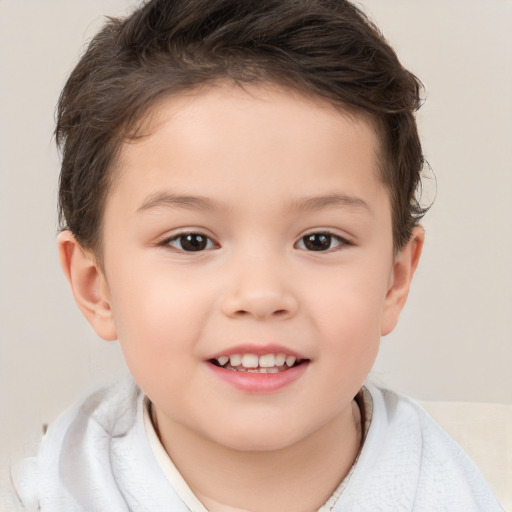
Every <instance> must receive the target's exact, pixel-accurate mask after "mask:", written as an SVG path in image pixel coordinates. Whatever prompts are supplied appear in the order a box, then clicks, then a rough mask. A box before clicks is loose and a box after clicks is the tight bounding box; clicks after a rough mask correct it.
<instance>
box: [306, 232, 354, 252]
mask: <svg viewBox="0 0 512 512" xmlns="http://www.w3.org/2000/svg"><path fill="white" fill-rule="evenodd" d="M347 244H348V242H347V241H346V240H344V239H343V238H341V237H339V236H336V235H332V234H330V233H310V234H309V235H306V236H303V237H302V238H301V239H300V240H299V242H298V244H297V247H298V248H299V249H305V250H307V251H317V252H319V251H330V250H332V249H336V248H337V247H339V246H340V245H347Z"/></svg>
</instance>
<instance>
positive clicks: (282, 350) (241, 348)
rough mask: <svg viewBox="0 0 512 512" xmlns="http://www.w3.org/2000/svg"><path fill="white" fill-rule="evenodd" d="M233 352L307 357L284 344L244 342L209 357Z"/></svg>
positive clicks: (216, 357)
mask: <svg viewBox="0 0 512 512" xmlns="http://www.w3.org/2000/svg"><path fill="white" fill-rule="evenodd" d="M233 354H254V355H257V356H263V355H265V354H285V355H286V356H294V357H296V358H297V359H298V360H301V359H307V358H306V357H305V356H304V355H303V354H300V353H299V352H297V351H295V350H291V349H290V348H288V347H285V346H283V345H277V344H274V343H271V344H266V345H259V344H243V345H235V346H232V347H229V348H226V349H224V350H221V351H219V352H216V353H215V354H212V355H211V356H210V357H208V358H207V359H208V360H210V359H218V358H219V357H221V356H231V355H233Z"/></svg>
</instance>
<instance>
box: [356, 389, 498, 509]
mask: <svg viewBox="0 0 512 512" xmlns="http://www.w3.org/2000/svg"><path fill="white" fill-rule="evenodd" d="M365 389H366V394H367V396H368V397H369V399H370V401H371V407H372V416H371V423H370V427H369V429H368V433H367V436H366V439H365V441H364V444H363V447H362V449H361V453H360V456H359V459H358V462H357V464H356V467H355V470H354V474H353V477H352V478H351V480H350V483H349V487H350V491H349V492H348V493H347V495H351V494H352V496H353V498H354V499H355V500H356V501H357V503H358V504H359V506H360V508H359V509H358V510H372V507H375V506H376V504H377V503H380V505H379V506H380V507H381V508H379V510H386V511H387V510H389V511H393V512H395V511H397V510H407V511H411V510H414V511H418V512H420V511H425V512H427V511H430V510H450V511H461V512H462V511H464V512H470V511H475V512H476V511H481V512H483V511H485V512H499V511H501V510H502V508H501V507H500V506H499V505H498V503H497V501H496V499H495V498H494V496H493V494H492V491H491V490H490V488H489V486H488V485H487V483H486V482H485V480H484V478H483V477H482V475H481V474H480V471H479V470H478V469H477V467H476V466H475V464H474V463H473V462H472V461H471V460H470V459H469V457H468V456H467V455H466V454H465V453H464V451H463V450H462V449H461V448H460V447H459V446H458V445H457V443H455V441H453V440H452V439H451V438H450V437H449V436H448V434H446V433H445V432H444V430H443V429H442V428H441V427H440V426H439V425H438V424H437V423H436V422H435V421H434V420H433V419H432V418H431V417H430V416H429V415H428V414H427V412H426V411H425V410H424V409H423V408H422V407H421V406H420V405H419V403H418V402H416V401H415V400H413V399H412V398H410V397H408V396H405V395H403V394H401V393H397V392H395V391H392V390H389V389H384V388H380V387H376V386H372V385H368V386H367V387H366V388H365ZM367 400H368V398H367ZM347 490H348V489H347ZM377 490H378V491H377ZM376 491H377V492H376ZM377 497H378V501H372V500H375V499H377ZM346 499H348V498H346ZM361 499H362V500H363V501H365V500H366V501H367V508H361V503H362V502H361ZM354 503H355V502H354ZM383 503H386V504H387V505H383ZM383 506H384V507H385V506H388V508H382V507H383Z"/></svg>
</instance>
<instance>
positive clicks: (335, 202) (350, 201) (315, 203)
mask: <svg viewBox="0 0 512 512" xmlns="http://www.w3.org/2000/svg"><path fill="white" fill-rule="evenodd" d="M337 206H343V207H346V206H349V207H351V208H356V209H362V210H367V211H368V212H369V213H373V210H372V209H371V208H370V206H369V205H368V203H367V202H366V201H364V200H363V199H361V198H359V197H354V196H349V195H346V194H329V195H327V196H311V197H306V198H303V199H299V200H296V201H294V202H293V207H294V208H295V209H297V210H323V209H326V208H330V207H337Z"/></svg>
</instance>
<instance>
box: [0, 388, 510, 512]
mask: <svg viewBox="0 0 512 512" xmlns="http://www.w3.org/2000/svg"><path fill="white" fill-rule="evenodd" d="M368 390H369V392H370V394H371V398H372V402H373V417H372V421H371V424H370V427H369V430H368V434H367V437H366V440H365V443H364V445H363V448H362V450H361V453H360V455H359V459H358V461H357V463H356V465H355V466H354V468H353V472H352V474H351V476H350V479H349V481H348V482H347V485H346V487H345V489H344V491H343V493H342V494H341V496H340V498H339V499H338V501H337V502H336V504H335V505H334V508H333V511H334V512H348V511H350V512H400V511H414V512H432V511H436V512H439V511H450V512H458V511H460V512H472V511H474V512H477V511H479V512H500V511H502V510H503V509H502V508H501V507H500V506H499V505H498V503H497V501H496V499H495V498H494V496H493V494H492V492H491V491H490V489H489V487H488V486H487V484H486V483H485V481H484V480H483V477H482V476H481V475H480V473H479V471H478V470H477V468H476V466H475V465H474V464H473V463H472V462H471V461H470V459H469V458H468V457H467V456H466V455H465V454H464V452H462V450H461V449H460V448H459V447H458V445H457V444H456V443H454V442H453V441H452V440H451V439H450V438H449V437H448V435H447V434H445V433H444V431H442V430H441V429H440V427H438V426H437V424H436V423H434V422H433V421H432V420H431V419H430V417H429V416H428V415H427V414H426V413H425V412H424V411H423V409H421V407H419V406H418V405H417V404H416V403H415V402H414V401H412V400H410V399H408V398H407V397H404V396H401V395H398V394H396V393H394V392H391V391H388V390H381V389H378V388H374V387H369V388H368ZM12 477H13V482H14V486H15V488H16V491H17V493H18V495H19V496H20V499H21V501H22V502H23V503H24V504H25V509H23V508H22V510H38V509H37V508H36V507H37V506H39V507H40V508H39V510H40V511H41V512H78V511H83V512H106V511H109V512H128V511H133V512H142V511H144V512H152V511H154V512H167V511H168V512H186V511H188V508H187V507H186V505H185V504H184V503H183V501H182V500H181V498H180V497H179V495H178V493H177V492H176V491H175V490H174V489H173V487H172V486H171V485H170V484H169V482H168V480H167V478H166V477H165V475H164V473H163V472H162V470H161V469H160V466H159V464H158V462H157V460H156V458H155V456H154V454H153V451H152V449H151V446H150V444H149V441H148V437H147V434H146V432H145V428H144V413H143V395H142V393H141V392H140V390H138V388H137V387H136V386H135V384H133V383H132V382H129V383H126V382H124V383H120V384H118V385H116V386H114V387H111V388H107V389H104V390H101V391H98V392H96V393H94V394H93V395H91V396H90V397H89V398H87V399H86V400H85V401H83V402H82V403H80V404H77V405H75V406H74V407H72V408H70V409H69V410H68V411H66V412H65V413H64V414H63V415H62V416H60V417H59V418H58V419H57V421H56V422H55V423H54V424H53V425H51V426H50V428H49V430H48V432H47V434H46V436H45V438H44V440H43V443H42V445H41V449H40V452H39V454H38V456H37V458H34V459H26V460H24V461H22V462H21V463H20V464H19V465H17V466H16V467H14V468H13V472H12ZM0 510H1V507H0ZM292 512H293V511H292Z"/></svg>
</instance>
